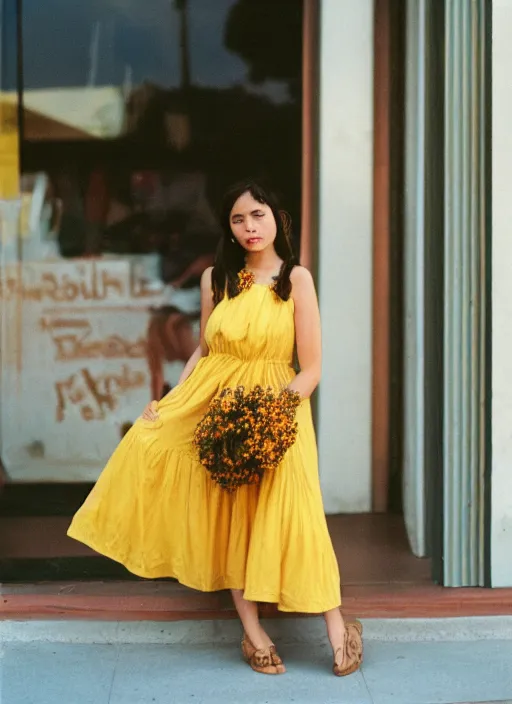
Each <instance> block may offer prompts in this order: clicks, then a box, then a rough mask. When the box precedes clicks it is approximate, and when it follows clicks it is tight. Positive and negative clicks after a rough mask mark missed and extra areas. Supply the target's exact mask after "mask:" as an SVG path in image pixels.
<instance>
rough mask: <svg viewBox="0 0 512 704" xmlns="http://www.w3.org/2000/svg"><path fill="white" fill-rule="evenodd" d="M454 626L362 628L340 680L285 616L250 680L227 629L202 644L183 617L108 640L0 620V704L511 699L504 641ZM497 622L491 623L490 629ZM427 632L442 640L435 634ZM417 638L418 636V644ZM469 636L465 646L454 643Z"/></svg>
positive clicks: (511, 656)
mask: <svg viewBox="0 0 512 704" xmlns="http://www.w3.org/2000/svg"><path fill="white" fill-rule="evenodd" d="M450 621H451V622H454V621H455V622H458V621H459V620H458V619H455V620H450ZM462 621H463V623H462V622H461V626H460V628H459V629H457V628H456V627H455V626H453V624H452V625H450V627H446V629H445V630H444V631H440V630H439V629H438V630H437V631H435V629H434V628H432V622H430V621H426V622H419V621H418V622H417V623H416V628H415V629H412V628H411V627H409V631H407V630H406V629H405V627H404V626H402V631H400V629H398V635H399V636H401V637H397V624H396V623H395V624H390V623H388V622H386V621H382V622H378V623H373V624H366V623H365V627H366V626H367V628H366V629H365V630H367V631H368V636H367V638H366V639H365V662H364V666H363V668H362V670H361V671H360V672H358V673H356V674H354V675H351V676H350V677H347V678H344V679H338V678H336V677H334V676H333V675H332V674H331V672H330V666H331V654H330V649H329V647H328V646H327V645H326V644H325V643H324V642H322V640H320V633H321V630H320V628H319V624H318V622H317V621H308V620H306V621H304V620H302V621H300V620H297V621H295V620H293V621H291V622H290V623H289V624H288V625H287V626H286V627H284V628H283V626H284V624H276V625H277V626H278V627H279V629H278V630H279V631H281V632H282V637H281V638H278V637H276V641H277V642H278V645H279V652H280V654H281V655H282V657H283V659H284V660H285V662H286V665H287V668H288V672H287V673H286V675H283V676H281V677H265V676H263V675H258V674H256V673H253V672H252V671H251V670H250V668H249V667H248V666H247V665H246V664H245V663H244V662H243V661H242V659H241V656H240V653H239V648H238V644H237V642H236V640H237V639H233V636H234V635H238V626H237V624H234V623H228V624H223V623H219V622H215V623H214V624H213V626H212V624H209V625H208V624H202V626H203V627H205V628H206V630H205V631H204V633H205V634H207V635H208V638H206V635H205V637H204V638H203V639H201V638H198V633H199V632H200V631H199V628H198V625H197V623H196V624H195V625H194V622H181V623H166V624H163V623H162V624H156V623H144V622H139V623H133V624H120V625H121V629H119V624H118V630H117V636H116V637H113V635H112V634H113V632H114V631H112V632H111V633H110V635H109V628H111V627H112V628H113V627H114V625H115V624H106V623H97V624H94V623H91V622H85V623H84V622H76V621H75V622H70V621H68V622H65V623H63V622H52V621H46V622H0V636H1V637H2V642H1V644H0V647H1V651H0V653H1V659H0V686H1V690H0V695H1V696H0V702H1V704H164V703H165V704H181V703H182V702H183V703H188V702H193V703H194V704H203V703H204V704H206V703H208V704H221V703H222V704H227V703H231V702H233V703H238V702H241V703H242V704H282V703H285V702H294V703H295V704H305V703H306V702H308V703H310V702H311V703H313V702H314V703H315V704H331V703H332V704H334V703H335V702H336V704H338V703H341V702H343V703H344V704H388V703H389V704H434V703H436V704H437V703H443V704H454V703H455V702H456V703H459V702H491V701H492V702H498V701H499V702H504V701H509V702H512V638H508V636H507V633H505V632H502V633H501V634H500V635H502V636H506V637H502V638H500V639H496V638H493V637H492V632H491V630H490V626H491V624H492V622H491V623H489V622H488V621H487V622H486V623H485V624H484V623H483V622H482V621H480V622H475V621H474V620H473V622H474V623H475V624H476V626H478V627H473V628H470V626H471V622H472V621H471V619H469V620H468V619H464V620H462ZM500 623H503V620H499V621H498V620H496V621H495V624H496V627H497V628H498V629H499V627H500V626H499V624H500ZM94 625H96V628H97V630H96V634H95V633H94V630H93V626H94ZM200 625H201V624H200ZM295 625H296V626H297V629H298V630H297V631H294V628H295ZM445 625H446V626H448V624H447V623H445ZM483 626H485V628H483ZM212 627H213V629H214V630H213V631H211V630H208V629H209V628H212ZM317 628H318V630H316V629H317ZM101 629H103V630H101ZM393 629H394V631H393ZM274 630H275V629H274ZM435 632H437V633H438V634H439V633H440V634H441V635H443V634H444V635H445V636H446V638H445V639H444V640H439V639H437V640H436V639H434V638H433V634H434V633H435ZM187 633H188V636H187ZM212 633H213V634H214V635H215V637H211V634H212ZM422 633H423V636H426V637H427V639H421V635H422ZM468 633H469V634H471V638H472V639H471V640H469V639H466V640H464V639H462V638H461V636H467V635H468ZM482 634H483V636H484V637H483V638H482V637H480V638H479V637H478V636H479V635H480V636H481V635H482ZM9 636H10V637H9ZM81 636H82V638H81V640H80V637H81ZM276 636H277V634H276ZM386 636H388V637H386ZM308 637H310V640H309V642H308ZM201 640H202V641H203V642H200V641H201ZM84 641H87V642H84ZM93 641H97V642H93ZM193 641H195V642H193ZM198 641H199V642H198ZM207 641H208V642H207Z"/></svg>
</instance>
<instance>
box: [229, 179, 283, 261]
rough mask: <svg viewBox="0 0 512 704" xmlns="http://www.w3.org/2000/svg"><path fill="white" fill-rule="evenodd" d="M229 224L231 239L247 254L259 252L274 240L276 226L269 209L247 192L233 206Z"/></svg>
mask: <svg viewBox="0 0 512 704" xmlns="http://www.w3.org/2000/svg"><path fill="white" fill-rule="evenodd" d="M229 223H230V226H231V232H232V233H233V237H234V238H235V239H236V240H237V242H238V243H239V244H240V245H241V246H242V247H243V248H244V249H245V250H247V251H248V252H261V251H262V250H263V249H265V248H266V247H268V246H269V245H271V244H273V242H274V240H275V238H276V234H277V225H276V221H275V218H274V214H273V212H272V210H271V208H270V207H269V206H268V205H266V204H265V203H260V202H259V201H257V200H255V199H254V198H253V197H252V195H251V194H250V193H249V192H247V193H244V194H243V195H241V196H240V198H238V200H237V201H236V202H235V204H234V205H233V208H232V209H231V213H230V216H229Z"/></svg>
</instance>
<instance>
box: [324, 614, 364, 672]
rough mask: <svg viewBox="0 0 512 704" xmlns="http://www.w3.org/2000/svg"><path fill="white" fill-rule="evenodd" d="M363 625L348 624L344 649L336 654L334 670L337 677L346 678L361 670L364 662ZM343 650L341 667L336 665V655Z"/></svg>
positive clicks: (358, 623) (355, 622) (356, 623)
mask: <svg viewBox="0 0 512 704" xmlns="http://www.w3.org/2000/svg"><path fill="white" fill-rule="evenodd" d="M362 635H363V625H362V624H361V623H360V622H359V621H354V622H352V623H347V624H346V626H345V638H344V643H343V646H342V648H338V650H337V651H336V652H335V653H334V665H333V667H332V670H333V672H334V674H335V675H336V676H337V677H346V676H347V675H351V674H352V673H353V672H355V671H356V670H358V669H359V667H360V666H361V663H362V662H363V638H362ZM342 649H343V660H342V662H341V665H338V664H337V663H336V655H337V654H338V653H339V652H340V650H342Z"/></svg>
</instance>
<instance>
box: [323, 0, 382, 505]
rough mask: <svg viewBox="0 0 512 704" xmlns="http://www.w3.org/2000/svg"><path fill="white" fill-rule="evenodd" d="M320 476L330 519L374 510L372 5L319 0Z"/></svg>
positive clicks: (365, 1) (367, 1) (369, 1)
mask: <svg viewBox="0 0 512 704" xmlns="http://www.w3.org/2000/svg"><path fill="white" fill-rule="evenodd" d="M319 107H320V119H319V126H320V139H319V145H320V147H319V152H320V153H319V245H318V246H319V253H318V286H319V297H320V309H321V314H322V327H323V375H322V382H321V384H320V387H319V390H318V405H317V409H318V446H319V458H320V477H321V482H322V489H323V494H324V501H325V509H326V512H327V513H338V512H343V513H345V512H347V513H348V512H364V511H369V510H370V506H371V376H372V371H371V353H372V337H371V330H372V183H373V2H372V0H357V2H354V0H321V16H320V96H319Z"/></svg>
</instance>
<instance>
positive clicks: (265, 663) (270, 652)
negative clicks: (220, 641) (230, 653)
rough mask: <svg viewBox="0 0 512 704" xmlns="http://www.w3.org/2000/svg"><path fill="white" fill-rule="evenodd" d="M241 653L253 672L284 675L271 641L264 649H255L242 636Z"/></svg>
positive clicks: (245, 637)
mask: <svg viewBox="0 0 512 704" xmlns="http://www.w3.org/2000/svg"><path fill="white" fill-rule="evenodd" d="M267 638H268V636H267ZM269 641H270V639H269ZM242 653H243V656H244V658H245V660H246V662H247V663H248V665H249V666H250V667H251V668H252V669H253V670H254V671H255V672H259V673H260V674H262V675H284V673H285V672H286V668H285V666H284V665H283V661H282V660H281V658H280V657H279V655H278V654H277V651H276V648H275V645H274V644H273V643H272V642H271V641H270V644H269V645H267V646H265V647H262V648H255V647H254V645H253V644H252V643H251V641H250V640H249V638H248V637H247V636H246V635H245V634H244V638H243V640H242Z"/></svg>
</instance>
